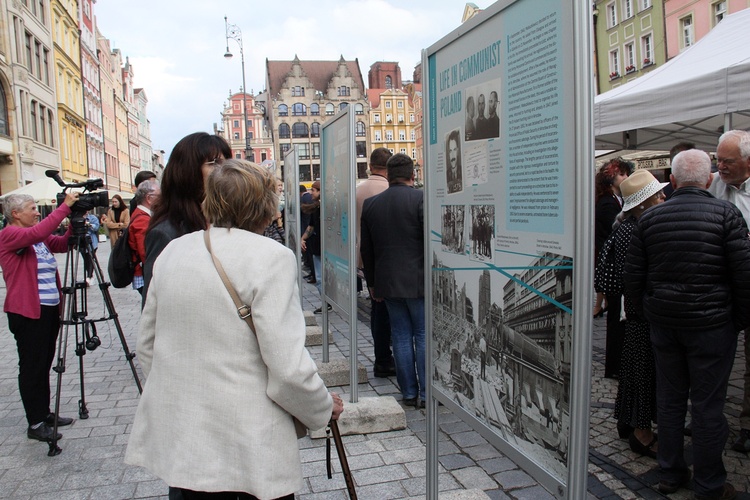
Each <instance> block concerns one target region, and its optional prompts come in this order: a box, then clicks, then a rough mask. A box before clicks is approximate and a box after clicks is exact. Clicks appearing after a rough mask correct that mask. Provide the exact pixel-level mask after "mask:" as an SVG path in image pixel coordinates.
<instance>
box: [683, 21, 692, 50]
mask: <svg viewBox="0 0 750 500" xmlns="http://www.w3.org/2000/svg"><path fill="white" fill-rule="evenodd" d="M680 29H681V30H682V48H688V47H690V46H691V45H693V43H694V39H693V16H687V17H683V18H682V19H680Z"/></svg>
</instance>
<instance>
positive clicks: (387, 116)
mask: <svg viewBox="0 0 750 500" xmlns="http://www.w3.org/2000/svg"><path fill="white" fill-rule="evenodd" d="M385 122H386V123H393V115H392V114H390V113H386V114H385Z"/></svg>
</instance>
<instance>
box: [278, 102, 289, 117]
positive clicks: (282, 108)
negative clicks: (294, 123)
mask: <svg viewBox="0 0 750 500" xmlns="http://www.w3.org/2000/svg"><path fill="white" fill-rule="evenodd" d="M279 116H289V108H288V107H287V105H286V104H279Z"/></svg>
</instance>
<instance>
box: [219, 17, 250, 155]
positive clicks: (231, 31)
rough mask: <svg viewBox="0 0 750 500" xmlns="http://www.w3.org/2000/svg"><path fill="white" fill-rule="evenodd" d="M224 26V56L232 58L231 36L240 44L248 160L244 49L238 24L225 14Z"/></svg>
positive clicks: (246, 141)
mask: <svg viewBox="0 0 750 500" xmlns="http://www.w3.org/2000/svg"><path fill="white" fill-rule="evenodd" d="M224 26H225V28H226V38H227V52H226V53H225V54H224V57H226V58H227V59H231V58H232V53H231V52H229V39H230V38H231V39H232V40H234V41H235V42H237V44H238V45H239V46H240V61H241V62H242V112H243V115H244V118H245V124H244V126H243V127H242V130H243V132H244V134H245V159H246V160H249V159H250V155H251V154H252V152H253V148H252V147H250V143H249V142H248V140H249V139H248V137H247V135H248V134H247V87H246V86H245V51H244V50H243V48H242V31H240V28H239V26H237V25H236V24H229V22H228V21H227V16H224Z"/></svg>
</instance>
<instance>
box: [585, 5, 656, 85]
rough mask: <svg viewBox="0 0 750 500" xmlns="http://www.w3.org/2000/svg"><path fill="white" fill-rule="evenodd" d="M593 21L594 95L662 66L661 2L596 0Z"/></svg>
mask: <svg viewBox="0 0 750 500" xmlns="http://www.w3.org/2000/svg"><path fill="white" fill-rule="evenodd" d="M593 21H594V37H595V41H594V44H595V45H594V50H595V51H596V84H597V92H598V93H603V92H606V91H608V90H610V89H613V88H615V87H617V86H619V85H622V84H623V83H626V82H628V81H630V80H633V79H634V78H638V77H639V76H641V75H643V74H645V73H648V72H649V71H651V70H653V69H654V68H656V67H658V66H659V65H661V64H664V63H665V62H666V60H667V50H666V37H665V33H664V0H597V1H596V4H595V5H594V19H593Z"/></svg>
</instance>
